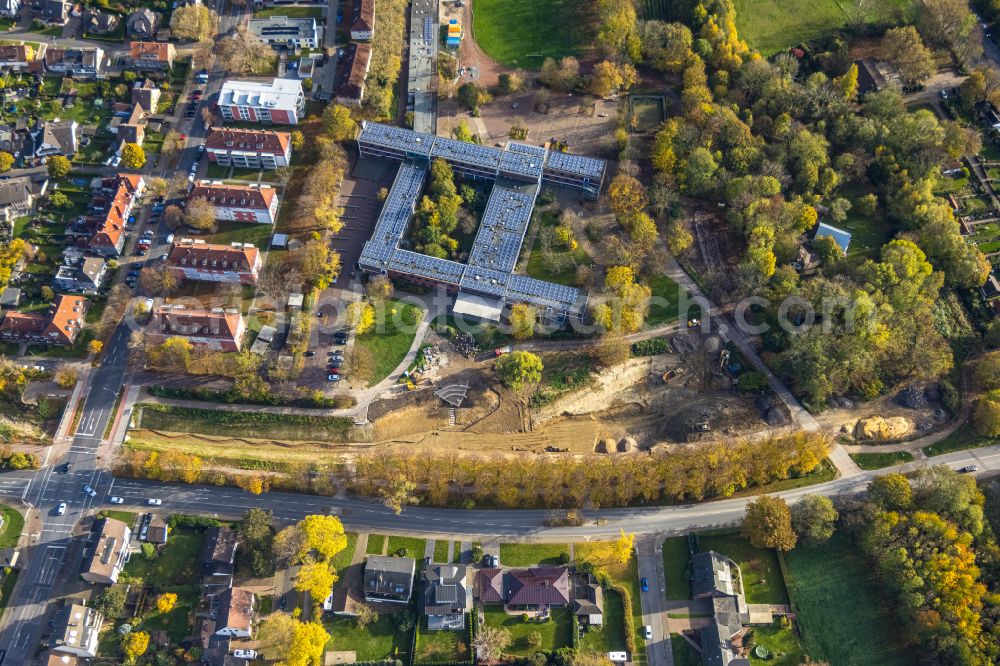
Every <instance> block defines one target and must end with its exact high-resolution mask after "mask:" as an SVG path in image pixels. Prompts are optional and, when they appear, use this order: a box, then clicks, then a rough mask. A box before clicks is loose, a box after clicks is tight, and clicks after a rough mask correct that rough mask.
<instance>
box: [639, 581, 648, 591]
mask: <svg viewBox="0 0 1000 666" xmlns="http://www.w3.org/2000/svg"><path fill="white" fill-rule="evenodd" d="M639 587H641V588H642V591H643V592H649V581H648V580H646V579H645V578H643V579H642V580H640V581H639Z"/></svg>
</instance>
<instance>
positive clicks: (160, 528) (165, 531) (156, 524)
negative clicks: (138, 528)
mask: <svg viewBox="0 0 1000 666" xmlns="http://www.w3.org/2000/svg"><path fill="white" fill-rule="evenodd" d="M169 534H170V528H169V526H168V525H167V521H165V520H163V518H160V517H159V516H154V517H153V518H152V520H150V521H149V525H148V526H147V527H146V538H145V541H147V542H148V543H155V544H158V545H159V544H164V543H166V542H167V537H168V536H169Z"/></svg>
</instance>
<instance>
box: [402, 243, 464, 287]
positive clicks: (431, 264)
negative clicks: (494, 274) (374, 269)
mask: <svg viewBox="0 0 1000 666" xmlns="http://www.w3.org/2000/svg"><path fill="white" fill-rule="evenodd" d="M389 269H390V270H393V271H397V272H399V273H408V274H410V275H418V276H420V277H425V278H427V279H429V280H437V281H439V282H450V283H452V284H458V283H459V281H460V280H461V279H462V273H463V272H464V271H465V265H464V264H460V263H458V262H457V261H449V260H447V259H438V258H437V257H432V256H430V255H426V254H420V253H419V252H411V251H410V250H396V252H395V254H393V255H392V260H391V261H390V262H389Z"/></svg>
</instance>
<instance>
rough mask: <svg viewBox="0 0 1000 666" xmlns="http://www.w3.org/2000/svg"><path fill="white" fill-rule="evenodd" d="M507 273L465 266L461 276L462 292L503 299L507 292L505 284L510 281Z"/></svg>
mask: <svg viewBox="0 0 1000 666" xmlns="http://www.w3.org/2000/svg"><path fill="white" fill-rule="evenodd" d="M510 277H511V276H510V272H509V271H495V270H492V269H489V268H483V267H482V266H472V265H469V266H466V267H465V274H464V275H462V282H461V283H460V284H461V287H462V289H463V290H468V291H473V292H476V293H477V294H482V295H484V296H494V297H496V298H503V296H504V294H505V293H506V292H507V282H508V281H509V280H510Z"/></svg>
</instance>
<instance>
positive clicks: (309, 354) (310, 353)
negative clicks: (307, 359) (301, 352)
mask: <svg viewBox="0 0 1000 666" xmlns="http://www.w3.org/2000/svg"><path fill="white" fill-rule="evenodd" d="M315 355H316V352H314V351H313V350H311V349H310V350H309V351H307V352H306V353H305V356H315Z"/></svg>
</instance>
